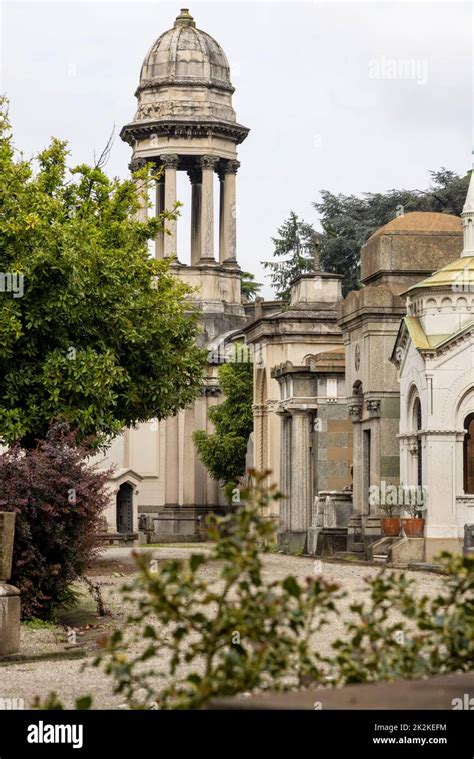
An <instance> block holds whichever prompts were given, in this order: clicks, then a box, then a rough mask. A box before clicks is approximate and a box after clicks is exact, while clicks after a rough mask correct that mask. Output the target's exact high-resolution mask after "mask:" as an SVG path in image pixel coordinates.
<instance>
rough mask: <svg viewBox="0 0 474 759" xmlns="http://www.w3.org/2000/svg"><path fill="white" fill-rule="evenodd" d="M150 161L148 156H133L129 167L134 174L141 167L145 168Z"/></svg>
mask: <svg viewBox="0 0 474 759" xmlns="http://www.w3.org/2000/svg"><path fill="white" fill-rule="evenodd" d="M147 163H148V161H147V160H146V158H132V160H131V161H130V163H129V164H128V168H129V169H130V171H131V172H132V174H133V173H134V172H135V171H138V170H139V169H143V167H144V166H146V165H147Z"/></svg>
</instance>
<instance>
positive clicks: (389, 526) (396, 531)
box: [382, 517, 402, 538]
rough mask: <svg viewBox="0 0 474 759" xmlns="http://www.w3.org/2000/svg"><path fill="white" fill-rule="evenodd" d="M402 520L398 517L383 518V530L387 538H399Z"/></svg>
mask: <svg viewBox="0 0 474 759" xmlns="http://www.w3.org/2000/svg"><path fill="white" fill-rule="evenodd" d="M401 526H402V523H401V520H400V519H399V518H398V517H386V518H385V519H382V531H383V534H384V535H385V537H387V538H397V537H398V536H399V535H400V528H401Z"/></svg>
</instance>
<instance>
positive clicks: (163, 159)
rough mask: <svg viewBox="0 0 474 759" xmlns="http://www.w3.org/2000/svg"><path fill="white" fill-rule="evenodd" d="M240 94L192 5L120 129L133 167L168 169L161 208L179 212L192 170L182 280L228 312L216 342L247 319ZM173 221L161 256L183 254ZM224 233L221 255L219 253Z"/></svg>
mask: <svg viewBox="0 0 474 759" xmlns="http://www.w3.org/2000/svg"><path fill="white" fill-rule="evenodd" d="M233 92H234V87H233V86H232V84H231V81H230V68H229V63H228V61H227V58H226V56H225V53H224V51H223V50H222V48H221V47H220V45H219V44H218V43H217V42H216V41H215V40H214V39H213V38H212V37H211V36H210V35H209V34H207V33H206V32H203V31H201V30H200V29H197V28H196V23H195V21H194V19H193V18H192V16H191V15H190V13H189V12H188V10H187V9H183V10H182V11H181V13H180V15H179V16H178V17H177V19H176V21H175V23H174V26H173V28H172V29H169V30H168V31H166V32H164V34H162V35H161V36H160V37H158V39H157V40H156V42H154V43H153V45H152V46H151V48H150V50H149V52H148V53H147V55H146V57H145V60H144V62H143V66H142V69H141V72H140V82H139V85H138V88H137V90H136V93H135V95H136V97H137V100H138V109H137V112H136V114H135V117H134V120H133V121H132V122H131V123H129V124H126V125H125V126H124V127H123V128H122V131H121V133H120V136H121V137H122V139H123V140H125V141H126V142H128V143H129V145H130V146H131V147H132V148H133V156H132V162H131V165H130V168H131V169H132V170H135V169H136V168H138V167H140V166H141V165H143V162H144V161H147V162H151V163H153V164H154V165H155V166H156V167H157V168H161V169H162V176H161V179H160V181H158V182H157V184H156V199H155V209H156V213H160V212H161V211H163V210H164V209H171V208H172V207H173V204H174V202H175V201H176V200H177V197H176V172H177V171H185V172H187V174H188V176H189V180H190V182H191V188H192V189H191V255H190V262H191V265H190V266H186V265H185V264H182V263H181V262H180V261H179V260H178V262H177V264H176V268H177V274H178V275H179V276H180V277H182V278H183V279H184V280H185V281H187V282H188V283H189V284H191V285H192V286H197V287H198V288H199V294H198V295H197V297H196V300H198V301H199V302H203V301H206V302H207V306H206V308H203V312H207V313H209V311H216V312H217V313H219V314H220V317H221V318H220V324H219V325H217V324H212V323H210V321H209V319H208V318H205V319H204V321H205V322H206V324H205V331H206V333H207V338H208V339H213V338H215V337H216V335H217V334H218V332H219V331H220V332H224V331H229V329H232V328H233V327H238V326H239V324H237V323H235V317H240V322H241V321H242V319H243V309H242V307H241V299H240V276H239V275H240V269H239V266H238V264H237V258H236V223H235V217H236V205H235V204H236V173H237V169H238V167H239V165H240V164H239V162H238V161H237V150H236V148H237V145H238V144H239V143H241V142H242V141H243V140H244V139H245V137H246V136H247V134H248V132H249V130H248V129H247V128H246V127H244V126H241V125H240V124H238V123H237V121H236V117H235V112H234V109H233V107H232V93H233ZM216 175H217V177H218V179H219V185H220V186H219V199H220V213H219V229H218V230H217V229H216V226H217V225H216V224H215V220H214V192H215V189H217V188H215V185H216V184H217V182H216ZM146 212H147V209H143V213H146ZM167 226H168V229H169V231H170V232H171V235H167V234H161V235H159V236H158V238H157V240H156V257H157V258H162V257H166V256H170V255H177V254H178V252H179V253H181V252H182V251H180V250H179V246H178V234H177V231H178V230H177V226H179V224H177V223H176V222H168V223H167ZM217 234H218V241H219V245H218V248H219V254H218V256H215V255H214V240H215V237H217ZM211 304H214V308H210V306H211ZM229 317H230V318H229ZM232 317H234V320H233V319H232ZM238 321H239V319H238ZM233 322H234V323H233Z"/></svg>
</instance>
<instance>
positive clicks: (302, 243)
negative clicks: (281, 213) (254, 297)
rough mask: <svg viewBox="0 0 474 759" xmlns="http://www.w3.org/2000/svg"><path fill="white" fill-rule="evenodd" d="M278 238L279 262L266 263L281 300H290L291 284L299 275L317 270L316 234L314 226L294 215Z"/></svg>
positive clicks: (275, 251) (282, 228) (276, 247)
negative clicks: (315, 255)
mask: <svg viewBox="0 0 474 759" xmlns="http://www.w3.org/2000/svg"><path fill="white" fill-rule="evenodd" d="M277 235H278V236H277V237H272V242H273V245H274V251H273V257H274V258H277V259H283V260H278V261H262V264H263V266H264V268H265V269H268V270H269V271H270V274H269V276H270V280H271V284H272V287H273V288H274V289H275V297H276V298H277V299H278V300H288V298H289V296H290V282H291V281H292V280H293V279H294V278H295V277H297V276H298V275H299V274H304V273H305V272H309V271H312V270H313V267H314V237H315V231H314V228H313V226H312V225H311V224H307V223H306V222H305V221H303V220H301V219H299V218H298V216H297V215H296V214H295V212H294V211H290V216H289V218H288V219H287V220H286V221H285V222H284V223H283V224H282V225H281V227H279V228H278V232H277Z"/></svg>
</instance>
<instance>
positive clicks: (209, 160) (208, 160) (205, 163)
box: [199, 155, 219, 169]
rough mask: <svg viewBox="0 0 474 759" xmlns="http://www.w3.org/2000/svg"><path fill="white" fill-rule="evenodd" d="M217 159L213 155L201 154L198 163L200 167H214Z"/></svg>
mask: <svg viewBox="0 0 474 759" xmlns="http://www.w3.org/2000/svg"><path fill="white" fill-rule="evenodd" d="M218 161H219V159H218V158H216V156H213V155H202V156H201V157H200V158H199V165H200V167H201V168H202V169H214V168H215V167H216V165H217V162H218Z"/></svg>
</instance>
